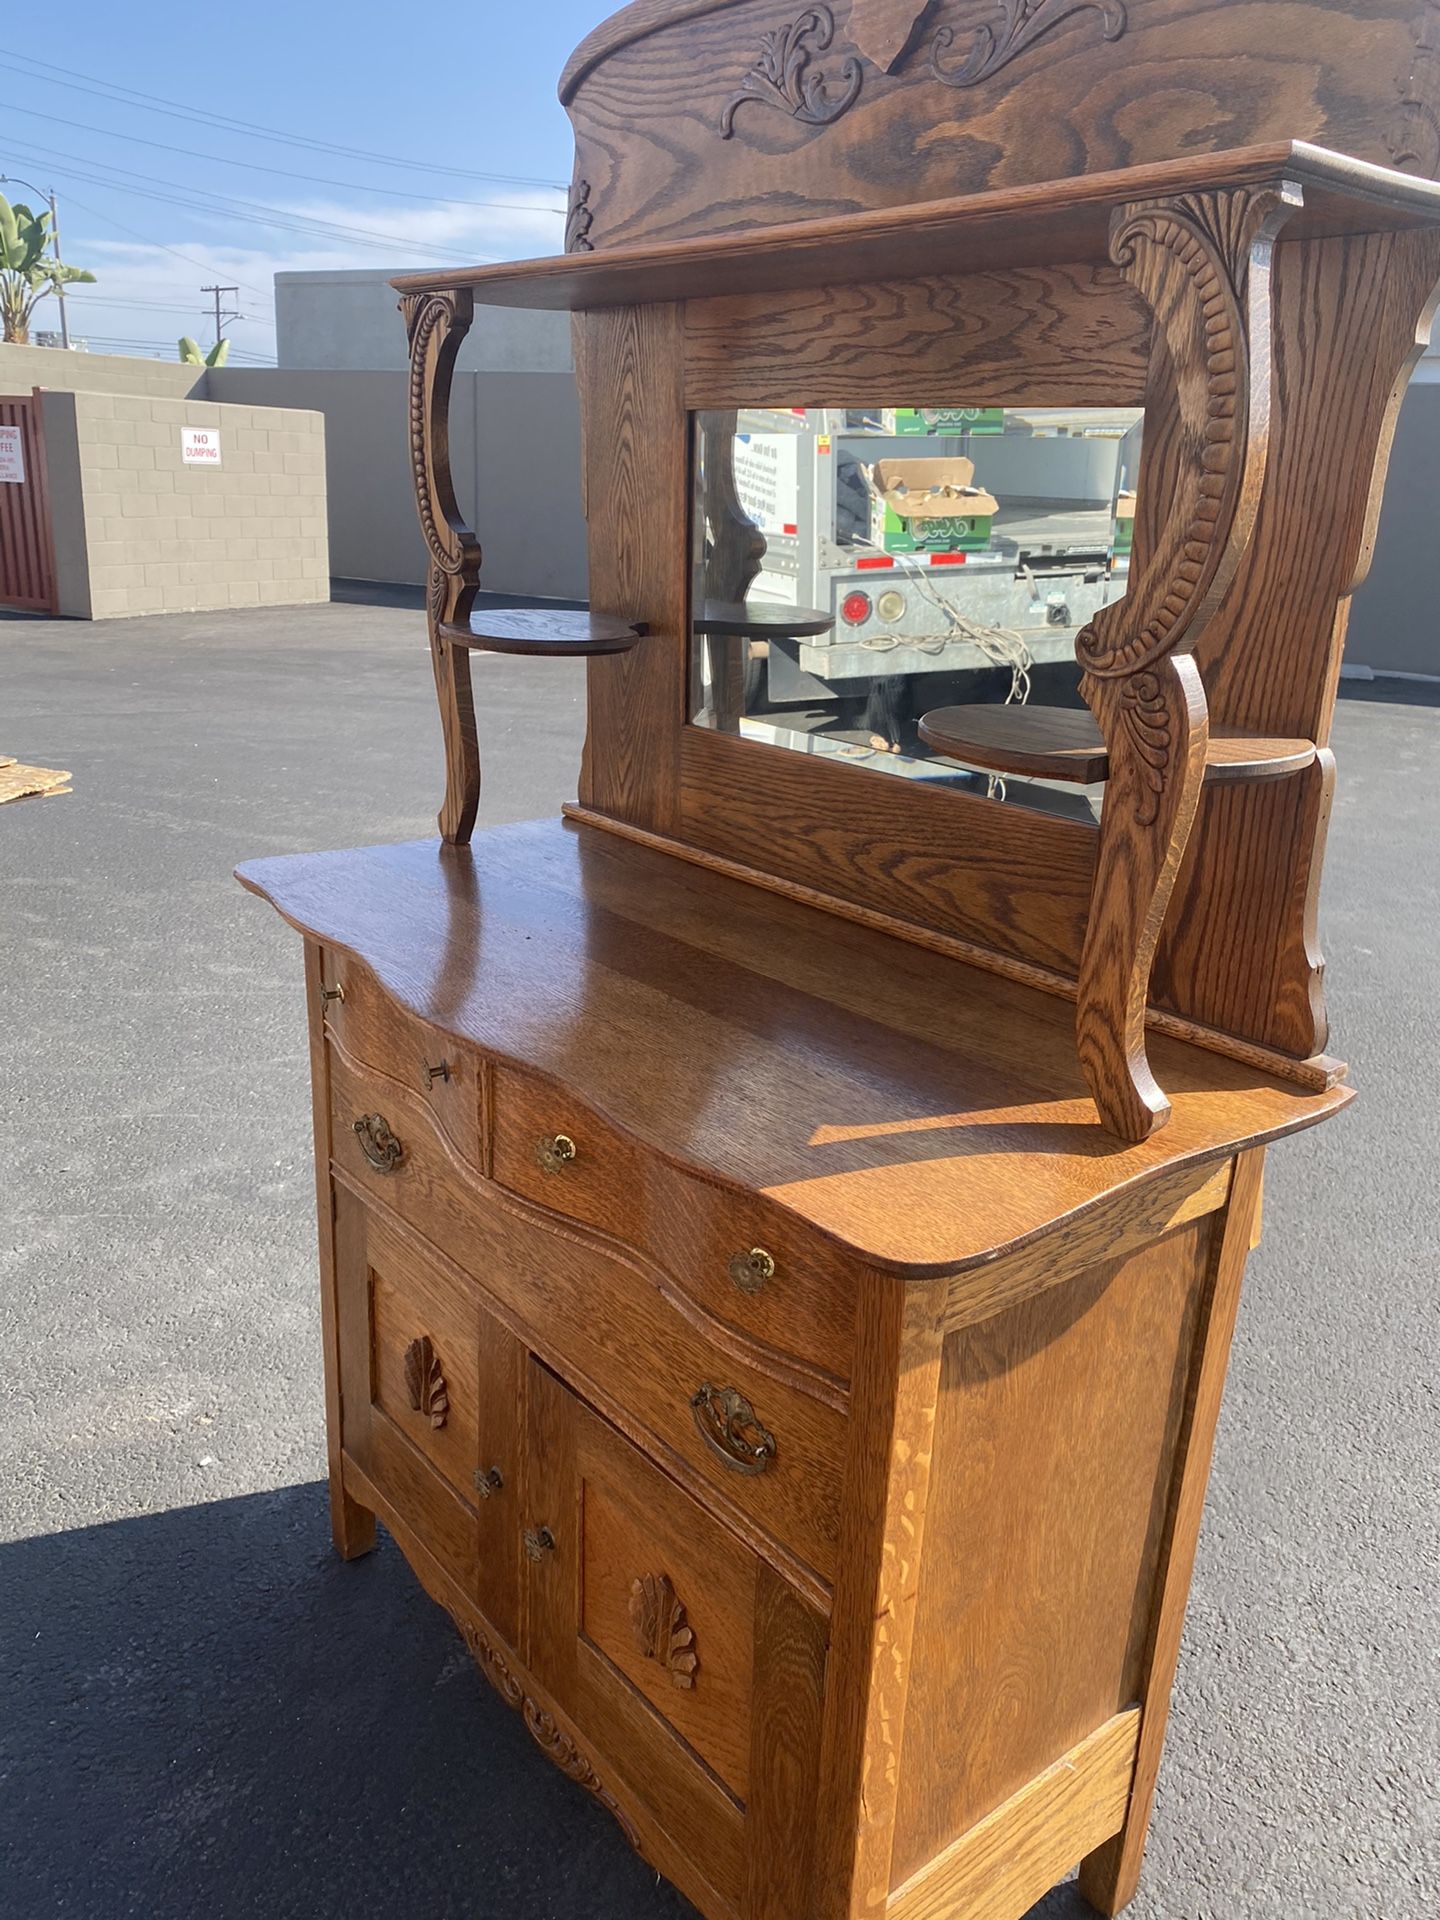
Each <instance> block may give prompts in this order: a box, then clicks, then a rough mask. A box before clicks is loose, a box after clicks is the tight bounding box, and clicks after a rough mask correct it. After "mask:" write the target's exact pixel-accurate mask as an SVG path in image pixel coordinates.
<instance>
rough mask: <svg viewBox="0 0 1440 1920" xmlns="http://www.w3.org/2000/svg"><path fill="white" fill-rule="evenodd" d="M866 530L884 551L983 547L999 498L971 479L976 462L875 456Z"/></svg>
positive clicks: (949, 550)
mask: <svg viewBox="0 0 1440 1920" xmlns="http://www.w3.org/2000/svg"><path fill="white" fill-rule="evenodd" d="M870 490H871V493H872V495H873V496H874V507H873V511H872V513H871V517H870V533H871V538H872V539H873V540H874V542H875V544H876V546H878V547H883V548H884V550H885V552H886V553H983V552H984V551H985V549H986V548H987V547H988V546H989V544H990V533H991V528H992V525H993V522H994V518H995V514H996V513H997V512H998V510H999V505H1000V503H999V501H998V500H996V498H995V496H994V495H993V494H991V493H986V492H985V490H984V489H983V488H982V487H977V486H976V485H975V462H974V461H973V460H963V459H929V460H877V461H876V462H875V464H874V466H873V467H872V468H871V469H870Z"/></svg>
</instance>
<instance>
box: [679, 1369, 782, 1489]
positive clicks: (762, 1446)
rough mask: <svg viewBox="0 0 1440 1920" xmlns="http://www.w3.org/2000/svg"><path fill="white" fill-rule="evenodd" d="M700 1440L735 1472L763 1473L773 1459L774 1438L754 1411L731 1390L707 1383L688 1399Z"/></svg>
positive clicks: (742, 1397) (740, 1396) (741, 1396)
mask: <svg viewBox="0 0 1440 1920" xmlns="http://www.w3.org/2000/svg"><path fill="white" fill-rule="evenodd" d="M690 1411H691V1412H692V1413H693V1414H694V1416H695V1426H696V1429H697V1431H698V1432H699V1435H700V1438H701V1439H702V1440H703V1441H704V1442H705V1444H706V1446H707V1447H709V1448H710V1449H711V1451H712V1452H713V1453H718V1454H719V1456H720V1458H721V1459H722V1460H723V1461H724V1462H725V1464H726V1466H727V1467H734V1469H735V1471H736V1472H737V1473H764V1471H765V1469H766V1468H767V1467H768V1466H769V1465H770V1462H771V1461H772V1460H773V1459H774V1458H775V1436H774V1434H773V1433H771V1431H770V1429H769V1428H768V1427H766V1426H762V1425H761V1423H760V1422H759V1421H758V1420H757V1419H756V1418H755V1409H754V1408H753V1407H752V1406H751V1404H750V1402H749V1401H748V1400H747V1399H746V1398H745V1397H744V1395H743V1394H741V1393H737V1392H736V1390H735V1388H734V1387H712V1386H711V1385H710V1383H709V1382H708V1381H706V1383H705V1384H704V1385H703V1386H701V1387H698V1388H697V1389H696V1390H695V1392H694V1393H692V1394H691V1396H690Z"/></svg>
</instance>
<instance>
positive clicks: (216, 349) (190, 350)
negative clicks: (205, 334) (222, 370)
mask: <svg viewBox="0 0 1440 1920" xmlns="http://www.w3.org/2000/svg"><path fill="white" fill-rule="evenodd" d="M229 358H230V342H229V341H228V340H217V341H216V342H215V344H214V346H213V347H211V349H210V351H209V352H208V353H202V352H201V351H200V346H199V343H198V341H195V340H192V339H191V338H190V336H189V334H188V333H182V334H181V336H180V359H181V361H182V363H183V364H184V365H185V366H187V367H223V366H224V364H225V362H226V361H227V360H228V359H229Z"/></svg>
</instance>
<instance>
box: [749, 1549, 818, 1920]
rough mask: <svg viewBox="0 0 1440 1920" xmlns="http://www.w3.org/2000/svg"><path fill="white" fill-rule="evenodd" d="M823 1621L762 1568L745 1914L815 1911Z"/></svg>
mask: <svg viewBox="0 0 1440 1920" xmlns="http://www.w3.org/2000/svg"><path fill="white" fill-rule="evenodd" d="M827 1625H828V1623H827V1621H826V1619H825V1616H824V1615H823V1614H821V1613H818V1612H817V1611H816V1609H815V1608H814V1607H812V1606H810V1605H809V1604H808V1603H807V1602H806V1601H805V1600H803V1599H802V1598H801V1597H800V1595H799V1594H798V1593H796V1591H795V1590H794V1588H793V1587H791V1586H789V1585H787V1583H786V1582H785V1581H783V1580H782V1579H781V1578H780V1576H779V1575H778V1574H777V1573H774V1572H772V1570H771V1569H770V1568H769V1567H761V1568H760V1569H759V1577H758V1580H757V1582H756V1588H755V1686H754V1697H753V1700H752V1702H751V1720H750V1804H749V1808H748V1812H747V1818H746V1822H745V1843H746V1894H745V1920H795V1916H797V1915H799V1914H806V1913H810V1912H812V1911H813V1909H812V1908H811V1906H810V1895H811V1875H812V1873H813V1871H814V1861H815V1792H816V1784H817V1777H818V1770H819V1765H820V1737H821V1722H822V1704H823V1700H824V1692H825V1657H826V1645H827V1637H828V1636H827Z"/></svg>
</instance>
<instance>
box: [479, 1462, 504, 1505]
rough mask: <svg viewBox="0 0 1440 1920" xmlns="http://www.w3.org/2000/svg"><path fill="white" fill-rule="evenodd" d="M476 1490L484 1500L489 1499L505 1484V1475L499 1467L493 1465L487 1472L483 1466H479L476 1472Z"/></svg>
mask: <svg viewBox="0 0 1440 1920" xmlns="http://www.w3.org/2000/svg"><path fill="white" fill-rule="evenodd" d="M474 1482H475V1491H476V1493H478V1494H479V1496H480V1498H481V1499H482V1500H488V1499H490V1498H491V1496H492V1495H493V1494H497V1493H499V1492H500V1490H501V1489H502V1488H503V1487H504V1485H505V1476H504V1474H502V1473H501V1471H500V1469H499V1467H491V1469H490V1471H489V1472H488V1473H487V1472H486V1471H485V1469H484V1468H483V1467H477V1468H476V1469H475V1473H474Z"/></svg>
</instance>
